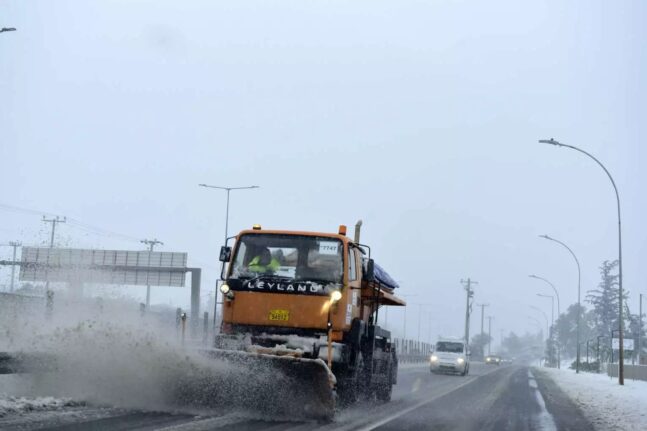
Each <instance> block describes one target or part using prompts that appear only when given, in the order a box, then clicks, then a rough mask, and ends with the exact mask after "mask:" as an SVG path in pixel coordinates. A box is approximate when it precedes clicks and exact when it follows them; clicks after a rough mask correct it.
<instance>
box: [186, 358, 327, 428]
mask: <svg viewBox="0 0 647 431" xmlns="http://www.w3.org/2000/svg"><path fill="white" fill-rule="evenodd" d="M201 353H202V354H203V355H204V356H206V357H207V358H209V359H211V360H213V361H214V362H213V363H214V366H216V367H217V369H218V372H216V373H214V374H213V375H203V373H204V372H203V371H201V372H199V373H198V374H197V375H193V376H192V377H191V379H190V380H191V381H187V382H182V384H181V385H180V386H179V387H178V388H177V391H176V396H179V398H180V399H181V400H182V402H183V403H188V404H191V405H194V406H204V407H215V408H219V407H222V406H227V407H230V408H231V409H232V410H247V411H252V412H255V413H260V414H261V415H270V416H272V417H281V416H285V417H288V418H295V417H303V418H307V419H316V420H319V421H330V420H332V418H333V416H334V413H335V391H334V387H335V383H336V381H335V376H334V375H333V374H332V372H331V371H330V370H329V369H328V366H327V365H326V363H325V362H324V361H323V360H321V359H306V358H300V357H293V356H280V355H273V354H265V353H248V352H242V351H232V350H220V349H212V350H203V351H201Z"/></svg>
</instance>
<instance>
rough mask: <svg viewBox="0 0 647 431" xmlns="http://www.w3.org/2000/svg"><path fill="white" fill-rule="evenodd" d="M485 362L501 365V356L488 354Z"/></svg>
mask: <svg viewBox="0 0 647 431" xmlns="http://www.w3.org/2000/svg"><path fill="white" fill-rule="evenodd" d="M485 363H486V364H488V365H501V356H497V355H488V356H486V357H485Z"/></svg>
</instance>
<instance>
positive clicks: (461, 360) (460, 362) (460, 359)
mask: <svg viewBox="0 0 647 431" xmlns="http://www.w3.org/2000/svg"><path fill="white" fill-rule="evenodd" d="M456 362H458V363H459V364H462V363H463V362H465V359H463V358H458V359H456Z"/></svg>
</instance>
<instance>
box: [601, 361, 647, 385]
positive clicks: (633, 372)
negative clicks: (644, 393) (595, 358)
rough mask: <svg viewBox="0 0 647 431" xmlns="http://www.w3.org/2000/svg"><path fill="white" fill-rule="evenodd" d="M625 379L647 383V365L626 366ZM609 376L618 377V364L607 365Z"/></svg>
mask: <svg viewBox="0 0 647 431" xmlns="http://www.w3.org/2000/svg"><path fill="white" fill-rule="evenodd" d="M624 373H625V379H630V380H644V381H647V365H629V364H625V370H624ZM607 375H608V376H609V377H618V364H607Z"/></svg>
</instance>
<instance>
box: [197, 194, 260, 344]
mask: <svg viewBox="0 0 647 431" xmlns="http://www.w3.org/2000/svg"><path fill="white" fill-rule="evenodd" d="M198 186H199V187H206V188H208V189H218V190H225V191H226V192H227V207H226V210H225V242H224V245H227V239H228V236H229V193H231V191H232V190H247V189H258V188H259V186H244V187H223V186H214V185H210V184H198ZM224 268H225V262H222V266H221V269H220V276H221V277H222V272H223V270H224ZM217 314H218V281H216V293H215V296H214V301H213V331H214V333H215V332H216V316H217Z"/></svg>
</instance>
